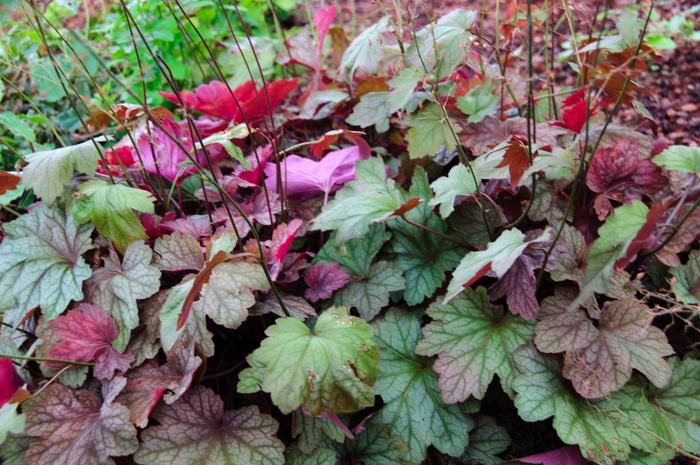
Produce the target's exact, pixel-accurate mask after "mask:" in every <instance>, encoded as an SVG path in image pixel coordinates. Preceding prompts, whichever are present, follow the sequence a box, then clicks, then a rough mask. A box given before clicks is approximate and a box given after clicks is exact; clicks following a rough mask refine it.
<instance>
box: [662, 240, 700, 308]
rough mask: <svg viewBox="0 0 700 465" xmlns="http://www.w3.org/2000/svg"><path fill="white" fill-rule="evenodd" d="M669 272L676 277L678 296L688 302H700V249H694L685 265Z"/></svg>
mask: <svg viewBox="0 0 700 465" xmlns="http://www.w3.org/2000/svg"><path fill="white" fill-rule="evenodd" d="M669 272H670V273H671V274H672V275H673V276H675V277H676V280H675V281H674V283H673V292H674V293H675V294H676V297H678V298H680V299H681V300H682V301H683V302H684V303H686V304H690V305H693V304H695V305H697V304H700V250H692V251H691V252H690V255H688V261H687V262H686V264H685V265H681V266H678V267H675V268H671V269H670V270H669Z"/></svg>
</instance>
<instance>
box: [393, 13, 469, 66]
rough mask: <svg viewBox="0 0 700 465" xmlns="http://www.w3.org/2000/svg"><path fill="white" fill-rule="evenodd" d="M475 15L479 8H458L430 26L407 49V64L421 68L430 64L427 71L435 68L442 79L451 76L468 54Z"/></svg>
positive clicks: (417, 35)
mask: <svg viewBox="0 0 700 465" xmlns="http://www.w3.org/2000/svg"><path fill="white" fill-rule="evenodd" d="M475 18H476V11H470V10H461V9H458V10H454V11H452V12H451V13H448V14H446V15H444V16H442V17H441V18H440V19H438V21H437V22H436V23H434V24H429V25H427V26H426V27H424V28H423V29H421V30H420V31H418V33H417V34H416V39H415V40H414V41H413V42H412V43H411V46H410V47H409V48H408V50H407V51H406V58H405V60H406V63H407V64H408V65H409V66H410V67H417V68H420V69H423V66H427V67H428V69H427V70H426V72H429V71H434V72H435V73H436V74H437V75H438V76H439V77H440V78H443V77H447V76H449V75H450V74H452V70H453V68H454V67H455V66H457V64H459V63H460V62H461V61H462V60H463V59H464V57H465V56H466V54H467V53H469V47H470V45H471V39H472V38H473V37H474V36H473V35H472V33H471V27H472V24H473V23H474V20H475Z"/></svg>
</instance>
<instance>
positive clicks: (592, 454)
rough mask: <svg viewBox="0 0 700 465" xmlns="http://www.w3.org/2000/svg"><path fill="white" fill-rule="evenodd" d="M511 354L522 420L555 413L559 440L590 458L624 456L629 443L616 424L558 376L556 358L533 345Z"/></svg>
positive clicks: (608, 461)
mask: <svg viewBox="0 0 700 465" xmlns="http://www.w3.org/2000/svg"><path fill="white" fill-rule="evenodd" d="M514 357H515V362H516V363H517V365H518V370H519V371H520V372H521V374H520V375H518V376H517V377H516V378H515V380H513V390H515V392H516V393H517V395H516V396H515V406H516V407H517V409H518V414H519V415H520V417H521V418H522V419H523V420H525V421H542V420H546V419H547V418H549V417H552V416H554V421H553V426H554V429H555V430H556V431H557V434H558V435H559V437H560V438H561V440H562V441H564V442H565V443H567V444H578V445H579V447H580V448H581V454H582V455H583V456H584V457H586V458H588V459H589V460H594V461H596V462H598V463H605V464H612V463H614V462H615V461H616V460H625V459H626V458H627V456H628V455H629V453H630V446H629V443H628V442H627V441H625V438H624V436H623V435H622V434H621V433H620V432H619V431H618V430H617V428H616V423H615V422H614V421H613V420H612V419H611V418H609V417H607V416H605V415H602V414H601V412H600V410H599V408H598V407H597V404H596V402H595V401H590V400H586V399H583V398H582V397H581V396H579V395H578V394H577V393H576V392H575V391H574V389H573V388H572V387H571V385H570V384H569V383H568V382H567V381H566V380H564V379H563V378H562V377H561V370H562V366H561V362H560V361H559V359H558V358H556V357H555V356H552V355H543V354H541V353H539V352H538V351H537V349H535V347H534V346H533V345H532V344H529V345H526V346H523V347H521V348H519V349H518V350H517V351H515V354H514Z"/></svg>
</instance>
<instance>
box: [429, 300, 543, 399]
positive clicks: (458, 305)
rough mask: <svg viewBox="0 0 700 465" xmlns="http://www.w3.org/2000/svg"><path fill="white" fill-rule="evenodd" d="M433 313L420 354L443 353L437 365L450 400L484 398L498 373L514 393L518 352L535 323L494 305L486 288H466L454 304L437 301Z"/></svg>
mask: <svg viewBox="0 0 700 465" xmlns="http://www.w3.org/2000/svg"><path fill="white" fill-rule="evenodd" d="M427 313H428V315H429V316H430V317H431V318H433V319H434V320H436V321H433V322H432V323H430V324H429V325H427V326H425V327H424V328H423V339H422V340H421V341H420V342H418V345H417V346H416V353H417V354H419V355H428V356H430V355H436V354H437V355H438V359H437V361H436V362H435V365H434V366H433V368H434V370H435V371H436V372H437V373H439V375H440V381H439V383H438V385H439V387H440V391H441V393H442V399H443V400H444V401H445V402H446V403H450V404H452V403H455V402H461V401H464V400H466V399H467V398H468V397H469V396H474V397H476V398H477V399H482V398H483V397H484V394H486V389H487V388H488V385H489V384H490V383H491V380H492V379H493V375H494V374H497V375H498V377H499V379H500V380H501V386H502V387H503V390H504V391H505V392H507V393H509V394H512V392H513V391H512V390H511V387H510V385H511V382H512V381H513V378H514V377H515V375H516V374H517V373H516V369H515V362H514V360H513V355H512V354H513V351H515V349H517V348H518V347H520V346H521V345H522V344H525V343H527V342H529V341H530V340H531V339H532V336H533V327H534V323H531V322H528V321H525V320H523V319H522V318H520V317H518V316H515V315H513V314H510V313H504V311H503V307H492V306H491V304H490V303H489V298H488V295H487V294H486V290H485V289H484V288H483V287H479V288H477V289H476V291H474V290H472V289H466V290H465V292H463V293H462V294H460V295H459V296H457V297H456V298H455V299H453V300H452V301H451V302H449V303H445V302H444V300H443V301H438V302H436V303H433V304H432V305H431V306H430V307H429V308H428V311H427Z"/></svg>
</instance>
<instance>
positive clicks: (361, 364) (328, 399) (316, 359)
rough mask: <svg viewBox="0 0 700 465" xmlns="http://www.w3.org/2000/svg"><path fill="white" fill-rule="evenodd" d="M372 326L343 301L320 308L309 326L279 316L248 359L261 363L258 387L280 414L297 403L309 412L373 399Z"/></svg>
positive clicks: (349, 407)
mask: <svg viewBox="0 0 700 465" xmlns="http://www.w3.org/2000/svg"><path fill="white" fill-rule="evenodd" d="M372 332H373V331H372V328H371V327H370V326H369V325H368V324H367V323H365V322H364V321H363V320H361V319H359V318H355V317H352V316H350V315H348V312H347V309H346V308H344V307H339V308H334V307H331V308H330V309H328V310H326V311H325V312H323V313H322V314H321V316H319V317H318V320H317V321H316V325H315V327H314V330H313V331H312V330H310V329H309V328H308V327H306V326H305V325H304V323H302V322H301V321H299V320H297V319H295V318H280V319H278V320H277V321H276V322H275V324H274V325H273V326H270V327H269V328H267V330H266V331H265V334H267V336H268V337H267V338H266V339H264V340H263V342H262V344H261V345H260V347H259V348H258V349H256V350H255V352H253V353H252V354H251V355H250V356H249V358H248V361H249V363H251V365H252V364H253V363H260V364H262V365H264V366H265V371H264V375H263V376H262V384H261V387H262V389H263V391H265V392H269V393H270V394H271V395H272V401H273V402H274V403H275V405H277V406H278V407H279V409H280V410H281V411H282V412H283V413H285V414H287V413H289V412H291V411H292V410H295V409H297V408H299V406H301V405H303V406H304V408H305V409H306V410H307V411H308V412H309V413H310V414H312V415H320V414H323V413H343V412H353V411H356V410H358V409H360V408H362V407H367V406H371V405H374V390H373V389H372V386H374V382H375V380H376V377H377V363H378V361H379V348H378V347H377V346H376V344H375V343H374V342H372V339H371V337H372ZM247 371H248V370H244V373H246V372H247ZM242 376H243V375H242Z"/></svg>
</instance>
